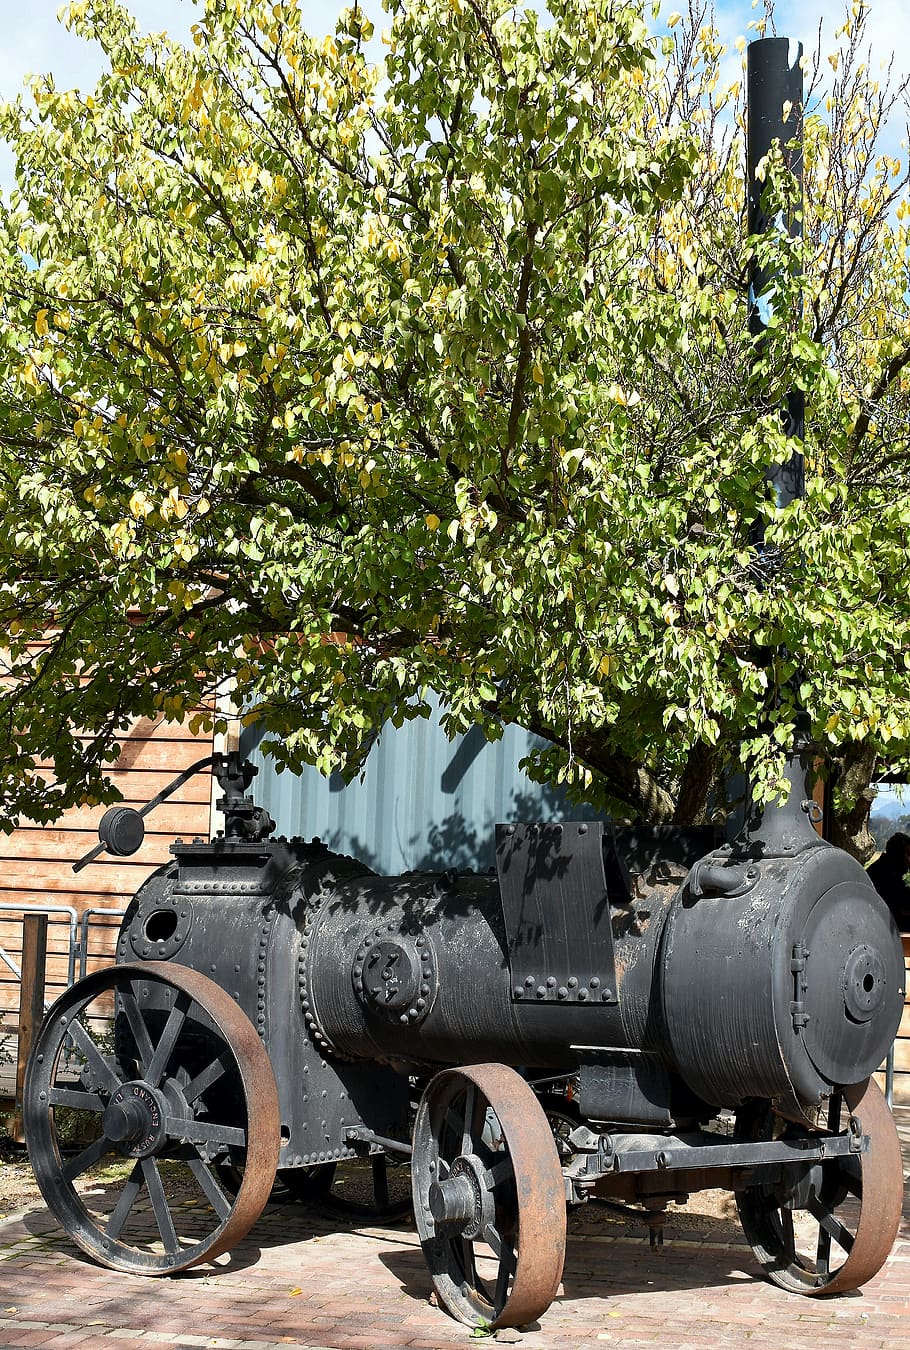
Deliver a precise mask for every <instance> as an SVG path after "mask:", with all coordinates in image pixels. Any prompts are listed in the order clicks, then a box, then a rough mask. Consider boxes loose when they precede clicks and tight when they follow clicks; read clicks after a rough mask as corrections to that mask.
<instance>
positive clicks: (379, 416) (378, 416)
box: [373, 403, 382, 422]
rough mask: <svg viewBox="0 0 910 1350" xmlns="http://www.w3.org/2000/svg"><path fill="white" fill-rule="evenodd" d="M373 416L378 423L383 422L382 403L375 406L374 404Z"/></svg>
mask: <svg viewBox="0 0 910 1350" xmlns="http://www.w3.org/2000/svg"><path fill="white" fill-rule="evenodd" d="M373 416H374V418H375V419H376V421H377V422H381V421H382V404H381V403H374V404H373Z"/></svg>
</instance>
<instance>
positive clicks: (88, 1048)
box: [66, 1018, 121, 1093]
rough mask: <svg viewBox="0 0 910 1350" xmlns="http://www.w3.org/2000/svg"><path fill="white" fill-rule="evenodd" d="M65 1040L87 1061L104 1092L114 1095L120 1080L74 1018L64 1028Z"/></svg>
mask: <svg viewBox="0 0 910 1350" xmlns="http://www.w3.org/2000/svg"><path fill="white" fill-rule="evenodd" d="M66 1038H67V1040H68V1041H70V1042H71V1044H72V1045H74V1046H75V1047H76V1049H77V1050H78V1051H79V1052H80V1053H81V1054H83V1055H85V1058H86V1059H87V1060H88V1063H89V1067H90V1068H91V1070H92V1072H93V1073H94V1074H95V1076H96V1077H97V1078H100V1079H101V1080H102V1082H101V1086H102V1087H103V1088H104V1090H105V1092H108V1093H114V1092H116V1091H117V1089H118V1088H119V1087H120V1083H121V1080H120V1078H119V1077H118V1076H117V1074H116V1073H115V1071H114V1070H113V1069H112V1068H111V1066H110V1064H108V1062H107V1060H106V1059H105V1058H104V1056H103V1055H102V1053H101V1051H100V1050H99V1049H98V1047H97V1045H96V1044H95V1042H94V1041H93V1040H92V1038H91V1036H90V1035H89V1034H88V1032H87V1031H86V1029H85V1027H84V1026H83V1025H82V1023H81V1022H77V1021H76V1020H75V1018H74V1019H73V1021H72V1022H70V1023H69V1025H68V1026H67V1028H66Z"/></svg>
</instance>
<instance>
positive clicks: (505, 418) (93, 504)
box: [0, 0, 910, 822]
mask: <svg viewBox="0 0 910 1350" xmlns="http://www.w3.org/2000/svg"><path fill="white" fill-rule="evenodd" d="M388 9H389V17H390V20H391V26H390V29H389V31H388V33H386V34H384V35H383V40H384V41H385V43H386V45H387V47H388V54H387V56H386V62H385V74H384V76H383V74H382V72H381V71H380V69H379V68H378V67H377V66H376V65H375V64H373V63H371V61H370V60H369V59H368V57H367V54H366V44H368V42H369V40H370V37H371V28H372V26H371V24H370V22H369V20H368V19H367V18H366V17H365V15H364V14H363V13H362V11H360V10H359V9H357V8H356V7H355V8H353V9H349V10H345V11H343V12H342V14H341V16H340V18H339V21H338V27H337V29H336V32H335V35H334V37H327V38H325V39H324V40H322V41H319V40H315V39H312V38H310V37H309V36H307V35H306V34H305V33H304V31H303V28H302V25H301V17H300V11H299V9H298V6H297V4H296V3H295V0H278V2H277V3H272V2H271V0H270V2H269V3H265V0H206V3H205V6H204V11H202V10H201V11H200V15H199V23H198V25H197V26H196V30H195V42H194V45H193V47H192V48H191V49H190V50H188V51H186V50H184V49H183V48H182V47H180V46H179V45H175V44H172V43H170V42H168V41H166V40H165V39H163V38H160V37H159V38H144V37H142V36H140V35H139V34H137V32H136V31H135V29H134V27H133V25H132V24H131V22H130V20H129V19H128V16H127V15H126V14H125V13H124V11H122V10H121V9H120V8H119V7H118V6H117V4H115V3H114V0H80V2H79V3H74V4H71V5H70V7H69V22H70V23H71V24H72V25H73V26H74V27H75V28H76V29H77V30H78V31H79V32H80V33H82V34H84V35H85V36H87V37H88V36H91V37H94V38H95V39H97V40H98V41H100V42H101V43H102V45H103V47H104V50H105V52H106V53H107V56H108V59H109V64H110V69H109V71H108V72H107V73H106V74H105V75H104V76H103V77H102V79H101V81H100V83H99V85H98V87H97V89H96V90H95V91H94V92H93V93H92V94H91V95H89V96H85V97H83V96H80V95H77V94H74V93H72V92H63V91H60V90H57V89H56V88H55V86H54V84H53V81H52V80H51V79H46V80H43V81H39V82H37V84H36V85H35V87H34V90H33V93H34V97H35V102H36V105H37V111H36V112H35V113H34V114H31V113H29V112H28V111H27V110H26V109H25V108H24V107H23V106H20V105H16V106H12V107H10V108H8V109H7V110H6V112H5V114H4V118H3V129H4V131H5V134H6V136H7V137H8V139H9V140H10V141H11V142H12V144H13V146H14V147H15V151H16V155H17V160H18V166H19V167H18V175H19V192H18V194H17V195H16V196H15V197H14V198H13V200H12V202H11V203H10V204H9V206H8V207H6V208H5V209H4V212H3V219H2V229H3V231H4V235H5V241H6V248H5V249H4V250H2V253H3V261H2V267H3V278H2V282H3V295H4V311H5V319H6V324H5V332H4V335H3V338H2V344H3V346H2V357H0V405H2V409H0V427H2V431H0V510H2V512H3V532H2V543H0V570H2V575H3V580H4V582H5V586H4V595H3V598H2V600H0V613H2V621H3V624H4V627H5V629H6V631H7V632H8V634H9V652H8V659H9V677H10V679H9V684H8V687H7V691H6V693H5V695H4V699H3V704H2V707H3V726H4V733H5V734H4V750H3V755H4V760H5V769H6V775H7V776H6V789H5V803H6V808H7V811H8V812H9V813H10V814H12V813H14V812H15V811H17V810H25V811H27V812H29V813H30V814H33V815H35V816H36V817H38V818H47V817H48V816H49V815H51V814H53V813H54V812H56V811H57V810H58V809H59V808H60V807H61V806H63V805H66V804H69V803H71V802H74V801H79V800H84V799H87V798H89V797H97V796H99V795H101V796H106V797H107V798H110V796H111V790H110V789H109V788H106V787H105V786H104V782H103V774H104V767H105V764H106V763H107V762H109V761H110V759H111V758H112V755H113V753H115V751H114V747H115V745H116V738H117V733H118V731H122V729H123V727H124V726H125V725H126V723H127V721H128V719H129V718H130V717H131V716H134V715H137V714H143V715H149V714H152V713H154V712H161V713H163V714H164V715H165V716H167V717H170V718H181V717H184V716H186V715H187V714H190V715H191V716H193V717H195V719H196V720H197V721H200V722H201V721H204V720H205V719H206V718H209V717H211V716H212V714H208V713H206V712H205V711H202V710H201V705H202V703H203V702H204V694H205V692H206V691H210V690H211V689H212V688H215V687H217V686H219V685H224V684H225V683H226V682H228V681H230V682H231V684H232V687H233V690H234V696H235V698H236V699H237V700H238V702H239V703H240V705H241V707H242V708H243V709H244V710H245V716H246V718H247V720H255V721H257V722H259V723H260V724H261V725H262V726H263V727H264V728H265V730H266V732H267V733H268V743H269V744H270V745H271V748H272V752H273V753H274V754H275V755H276V756H277V757H278V758H279V760H280V761H281V762H283V763H285V764H287V765H290V766H292V767H295V768H296V767H299V766H301V765H302V764H303V763H307V762H308V763H315V764H317V765H318V766H319V767H320V768H321V769H322V770H323V771H326V770H329V769H332V768H335V767H338V766H342V767H346V768H347V769H348V771H351V770H352V769H356V766H357V764H358V763H359V759H360V757H361V756H362V754H363V753H364V750H365V748H366V747H368V745H369V743H370V736H371V733H372V732H373V731H374V730H375V729H376V728H377V727H378V726H379V725H381V723H382V722H383V721H384V720H385V719H387V718H391V720H392V721H393V722H398V723H400V722H401V721H402V720H403V719H405V718H409V717H413V716H418V715H421V714H422V713H423V712H425V711H426V692H427V691H428V690H436V691H437V692H438V693H439V694H440V696H441V698H442V700H443V703H444V707H445V712H446V719H447V725H448V727H449V729H450V730H452V731H457V730H461V729H464V728H466V727H468V726H470V725H480V726H482V727H483V729H484V731H485V732H486V734H487V735H488V736H491V737H495V736H496V735H497V734H498V731H499V729H500V728H501V726H502V724H503V723H504V722H509V721H512V722H517V723H519V724H521V725H523V726H526V727H528V728H530V729H532V730H534V731H536V732H539V733H541V734H542V735H544V736H545V737H546V738H547V739H548V740H549V741H551V742H552V746H553V748H552V749H551V750H549V751H546V752H544V753H543V754H541V756H540V757H539V759H538V761H537V764H536V769H535V772H537V773H538V774H539V775H540V776H541V777H542V778H547V777H549V778H557V779H560V780H561V781H565V782H567V783H569V785H570V786H572V787H573V788H575V789H576V790H578V791H579V792H582V793H584V794H585V795H587V796H588V797H590V798H592V799H595V800H598V801H601V802H603V803H605V804H607V805H608V806H610V807H611V808H612V809H614V810H617V811H618V812H620V813H621V814H625V815H632V816H636V815H644V816H647V817H649V818H651V819H653V820H658V821H668V820H672V819H675V820H677V821H679V822H684V821H691V820H699V819H702V818H704V816H705V813H706V811H707V810H708V809H709V802H710V800H711V794H712V792H716V790H717V785H718V783H719V782H721V780H722V778H723V775H724V774H725V773H726V772H727V771H728V770H729V767H730V766H731V764H736V763H740V762H743V763H747V764H748V765H749V766H750V767H751V768H752V769H753V771H754V772H755V775H756V781H757V783H758V788H759V791H762V792H764V793H766V794H767V793H770V792H773V791H774V790H775V788H776V785H777V782H778V775H779V772H780V767H781V755H782V752H783V747H785V746H787V745H789V743H790V741H791V739H792V734H793V726H794V721H795V719H796V716H797V704H798V703H799V702H802V704H804V705H805V708H806V710H807V715H808V717H809V719H810V721H811V734H812V737H813V741H814V744H815V746H816V747H817V749H818V750H819V751H824V753H826V754H827V755H829V756H840V757H841V758H842V759H845V760H851V757H852V760H856V759H857V757H859V759H860V760H861V762H862V763H864V764H867V765H868V764H869V763H871V760H870V756H874V755H875V754H876V753H881V752H885V753H887V754H888V756H889V757H890V758H891V759H892V760H895V761H898V760H900V759H901V758H902V757H907V756H910V699H908V694H907V691H906V688H905V683H906V680H905V675H906V670H907V665H906V661H907V660H910V658H908V657H905V648H906V647H907V643H906V634H907V625H908V619H910V607H908V601H907V598H906V596H905V594H904V593H903V587H902V584H901V582H902V574H903V572H904V570H905V569H906V565H907V561H908V549H910V544H908V538H907V535H908V527H910V509H908V507H907V506H906V505H905V502H904V499H903V485H904V484H905V483H906V477H907V475H906V455H907V453H908V446H907V384H906V380H905V374H904V373H905V369H906V367H907V365H908V363H910V332H908V326H907V313H906V301H905V293H906V290H907V232H906V228H905V225H904V219H905V215H904V213H905V211H906V207H905V206H904V205H903V194H904V191H905V188H906V184H907V176H906V172H905V170H904V169H903V168H901V167H900V166H898V165H896V164H895V163H893V162H892V161H890V160H888V159H887V158H882V157H876V152H875V131H876V129H877V122H878V121H880V119H881V118H882V116H883V115H884V113H885V111H886V109H887V107H888V105H889V102H890V101H891V100H892V96H891V95H890V94H889V93H888V92H887V89H882V90H879V89H877V88H876V86H875V85H874V83H873V81H872V79H871V76H870V75H869V73H868V70H866V69H865V68H864V67H863V65H862V62H861V60H860V52H861V39H862V29H863V20H864V13H865V11H864V9H863V7H862V6H861V5H856V6H854V9H855V10H856V15H855V17H854V18H853V19H851V21H850V25H849V26H848V29H847V30H846V31H845V32H844V33H843V34H842V35H841V38H840V47H839V52H838V58H839V64H838V70H837V75H836V84H835V88H834V94H833V96H832V102H831V107H830V109H829V113H828V115H827V116H825V115H824V111H823V110H822V111H820V112H811V113H810V114H809V115H808V116H807V118H806V128H807V167H808V182H809V188H808V194H807V198H808V204H807V210H806V240H805V243H804V245H798V244H794V243H792V242H791V241H787V240H781V239H776V238H771V239H770V240H766V241H764V242H763V243H757V242H756V241H748V240H747V239H746V238H745V236H744V222H743V211H742V196H743V187H742V170H741V167H740V162H739V161H740V158H741V149H740V136H739V131H738V126H739V123H740V120H741V102H740V98H741V96H740V95H739V94H738V93H737V92H736V91H735V90H733V91H722V90H721V87H720V84H719V77H718V69H719V64H720V62H721V60H722V58H723V52H722V50H721V48H720V44H719V42H718V40H717V37H716V34H714V32H713V30H712V29H711V28H710V26H708V25H705V24H704V22H703V15H702V14H701V13H700V12H699V11H698V10H697V9H696V10H693V11H692V12H691V13H690V15H689V17H688V18H687V19H686V20H684V21H679V22H677V21H676V16H672V17H671V20H670V22H671V25H672V29H671V33H670V36H669V37H668V38H667V39H666V40H665V41H664V42H663V44H662V45H661V44H660V43H657V42H656V41H655V39H653V38H652V37H650V36H649V34H648V32H647V30H646V28H645V26H644V23H643V21H642V16H641V12H640V8H639V6H638V5H637V4H634V3H625V2H624V0H593V2H592V3H588V4H584V5H582V4H579V3H577V0H552V3H551V4H550V6H549V15H548V16H547V17H546V20H544V18H542V17H541V16H540V15H538V14H537V13H536V12H535V11H533V10H527V11H520V10H514V9H511V8H509V7H507V6H506V5H505V4H503V3H501V2H498V0H388ZM658 58H659V59H658ZM724 119H726V122H725V120H724ZM725 127H726V129H725ZM767 167H768V182H769V191H772V192H778V193H782V194H786V193H787V191H788V177H787V174H786V172H785V170H784V168H783V167H782V165H781V164H780V163H779V162H778V160H777V159H776V158H775V157H772V159H771V161H770V162H769V165H768V166H767ZM758 249H761V250H763V251H764V255H766V256H768V257H769V258H770V257H771V255H773V261H774V263H775V266H776V267H777V268H778V270H779V271H780V274H781V284H780V294H781V297H782V301H781V304H780V306H779V313H778V315H777V317H776V318H775V321H774V324H773V326H772V329H771V330H770V332H769V334H768V336H767V339H766V340H765V342H764V344H763V345H762V348H761V350H760V351H757V350H756V348H755V344H754V342H753V341H752V340H751V339H750V337H749V335H748V331H747V326H746V323H745V306H744V302H743V293H744V278H745V276H746V274H747V270H748V266H749V260H750V257H751V256H752V255H753V254H754V253H755V252H756V250H758ZM801 296H805V297H806V302H805V304H804V306H803V307H802V310H801V307H800V304H799V297H801ZM793 385H798V386H801V387H803V388H805V390H806V393H807V399H808V401H809V406H810V409H811V411H812V415H811V419H810V423H809V427H808V431H807V442H806V453H807V461H808V466H809V470H810V474H809V491H808V495H807V497H806V499H805V501H804V502H799V503H795V504H794V505H793V506H791V507H789V508H787V509H785V510H783V511H777V510H775V509H774V508H773V507H772V505H771V504H770V503H769V501H768V497H767V490H766V486H765V478H764V473H765V469H766V467H767V465H768V464H769V463H771V462H773V461H774V459H775V457H779V456H780V455H782V454H784V453H789V450H788V449H787V447H786V446H785V445H784V444H783V443H782V434H781V429H780V420H779V416H778V413H777V411H776V409H777V406H778V404H779V402H780V399H781V398H782V397H783V393H784V392H785V391H786V389H787V388H788V387H791V386H793ZM758 520H762V521H764V528H765V534H766V541H767V545H768V546H769V547H773V549H774V550H775V554H774V556H775V558H776V560H777V562H776V567H775V570H774V572H773V575H772V576H771V577H770V578H769V576H768V575H765V574H762V569H761V568H760V567H757V566H756V555H755V551H754V549H753V548H752V547H751V544H750V540H751V539H752V538H753V535H754V527H755V523H756V521H758ZM787 653H794V654H795V653H798V661H797V657H796V656H795V655H788V654H787ZM48 760H52V761H53V764H54V771H55V778H54V781H53V782H48V781H45V780H46V775H44V774H43V773H42V772H41V770H40V769H38V768H36V764H38V763H40V762H43V761H48ZM861 786H862V784H861Z"/></svg>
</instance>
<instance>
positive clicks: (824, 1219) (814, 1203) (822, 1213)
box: [808, 1195, 853, 1253]
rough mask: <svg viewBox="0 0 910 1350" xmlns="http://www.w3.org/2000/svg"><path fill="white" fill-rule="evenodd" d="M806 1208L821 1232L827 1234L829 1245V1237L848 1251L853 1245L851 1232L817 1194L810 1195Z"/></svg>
mask: <svg viewBox="0 0 910 1350" xmlns="http://www.w3.org/2000/svg"><path fill="white" fill-rule="evenodd" d="M808 1210H809V1213H810V1214H811V1215H812V1217H813V1219H815V1221H816V1223H818V1224H820V1225H821V1231H822V1233H825V1234H827V1235H828V1240H829V1241H828V1245H829V1247H830V1239H831V1238H834V1241H835V1242H836V1243H837V1245H838V1246H839V1247H842V1248H843V1249H844V1251H845V1252H847V1253H849V1251H850V1249H851V1247H852V1246H853V1234H852V1233H851V1232H850V1230H849V1228H845V1227H844V1225H843V1224H842V1223H841V1221H840V1219H838V1218H836V1217H835V1215H834V1214H832V1213H831V1211H830V1209H828V1208H827V1207H826V1205H825V1204H824V1203H823V1202H822V1201H821V1200H820V1199H819V1198H818V1196H817V1195H813V1196H810V1198H809V1204H808ZM820 1241H821V1235H819V1242H820Z"/></svg>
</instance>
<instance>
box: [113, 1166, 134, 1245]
mask: <svg viewBox="0 0 910 1350" xmlns="http://www.w3.org/2000/svg"><path fill="white" fill-rule="evenodd" d="M141 1190H142V1164H141V1163H138V1162H137V1163H136V1166H135V1167H134V1168H133V1170H132V1172H130V1175H129V1179H128V1180H127V1182H126V1184H125V1185H124V1187H123V1190H122V1191H121V1192H120V1199H119V1200H118V1201H117V1204H116V1206H115V1208H114V1210H113V1212H112V1213H111V1217H110V1218H109V1219H108V1221H107V1225H106V1227H105V1229H104V1231H105V1233H106V1234H107V1236H108V1237H109V1238H113V1239H114V1241H116V1240H117V1238H119V1236H120V1234H121V1232H122V1231H123V1225H124V1224H125V1223H126V1220H127V1216H128V1215H129V1212H130V1210H131V1209H132V1208H133V1205H134V1204H135V1203H136V1197H137V1195H138V1194H139V1192H140V1191H141Z"/></svg>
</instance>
